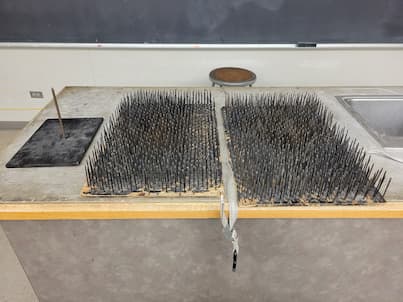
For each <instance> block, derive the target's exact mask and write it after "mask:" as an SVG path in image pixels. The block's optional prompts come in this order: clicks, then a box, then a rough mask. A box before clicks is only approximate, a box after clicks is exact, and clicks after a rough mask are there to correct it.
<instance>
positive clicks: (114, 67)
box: [0, 47, 403, 121]
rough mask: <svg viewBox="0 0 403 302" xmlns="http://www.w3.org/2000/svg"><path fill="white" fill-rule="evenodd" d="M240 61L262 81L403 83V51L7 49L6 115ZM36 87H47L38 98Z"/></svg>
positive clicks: (193, 82) (20, 117)
mask: <svg viewBox="0 0 403 302" xmlns="http://www.w3.org/2000/svg"><path fill="white" fill-rule="evenodd" d="M219 66H240V67H245V68H248V69H251V70H253V71H254V72H255V73H256V74H257V82H256V85H255V86H371V85H377V86H381V85H383V86H393V85H394V86H396V85H403V50H402V49H333V50H331V49H250V50H249V49H238V50H236V49H234V50H228V49H179V50H178V49H176V50H175V49H96V48H91V49H90V48H88V49H78V48H18V47H14V48H13V47H4V48H0V121H28V120H30V119H31V118H32V117H33V116H34V115H35V114H36V113H37V111H38V110H39V109H40V108H41V107H42V106H44V104H46V103H47V101H48V100H49V99H50V88H51V87H54V88H55V89H57V90H60V89H62V88H63V87H64V86H75V85H77V86H210V82H209V80H208V73H209V71H210V70H211V69H213V68H216V67H219ZM30 90H40V91H43V92H44V93H45V98H44V99H43V100H38V99H31V98H30V96H29V91H30Z"/></svg>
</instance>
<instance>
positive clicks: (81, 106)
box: [0, 87, 403, 202]
mask: <svg viewBox="0 0 403 302" xmlns="http://www.w3.org/2000/svg"><path fill="white" fill-rule="evenodd" d="M136 89H141V88H135V87H132V88H129V87H126V88H122V87H68V88H65V89H64V90H63V91H62V92H61V94H60V95H59V97H58V99H59V103H60V109H61V111H62V114H63V116H64V117H66V118H68V117H104V118H105V120H106V121H107V120H108V118H109V116H110V115H111V114H112V112H113V111H114V109H115V108H116V106H117V105H118V104H119V102H120V101H121V99H122V97H123V96H124V95H126V94H127V93H129V92H132V91H135V90H136ZM153 89H157V88H153ZM166 89H174V88H166ZM178 89H183V90H190V89H192V90H194V89H202V90H204V89H208V90H210V91H211V93H212V96H213V98H214V101H215V102H216V103H220V104H222V103H223V102H224V99H225V94H226V93H230V92H232V91H243V92H246V91H247V92H248V93H258V92H269V91H272V92H273V91H275V92H285V91H300V92H305V91H310V92H315V93H317V94H318V95H319V97H320V99H321V101H322V102H323V103H324V105H325V106H327V107H328V108H329V110H330V111H331V112H332V113H333V114H334V117H335V120H336V121H337V122H338V123H339V124H340V125H342V126H343V127H346V128H347V129H348V131H349V135H350V136H351V137H352V138H357V139H358V141H359V142H360V143H361V145H362V146H363V147H364V148H365V149H366V150H368V151H377V150H382V147H381V146H380V144H379V143H378V142H377V141H376V140H375V139H373V138H372V136H371V135H370V134H369V133H368V132H367V131H366V130H365V129H364V128H363V127H362V126H361V125H360V124H359V122H358V121H356V120H355V119H354V118H353V117H352V116H351V115H350V114H349V113H348V112H347V111H346V110H345V109H344V108H343V106H342V105H341V104H339V103H338V101H337V100H336V98H335V96H337V95H365V94H370V95H385V94H397V93H398V92H400V91H402V88H401V87H400V88H399V87H337V88H335V87H333V88H304V89H299V88H228V87H226V88H225V89H222V88H178ZM47 118H56V111H55V108H54V105H53V104H52V103H49V104H48V105H47V106H46V107H45V108H44V109H43V110H42V111H41V112H40V113H39V114H38V115H37V117H36V118H35V119H34V120H33V121H31V123H29V124H28V125H27V126H26V127H25V128H24V129H23V130H22V131H21V133H20V135H18V136H17V137H16V139H15V140H14V141H13V143H12V144H11V145H10V146H9V147H8V148H7V149H6V150H5V151H4V153H3V154H2V155H1V156H0V179H2V181H1V182H0V192H2V194H1V195H0V202H27V201H28V202H29V201H49V202H63V201H70V202H74V201H78V202H82V201H83V199H84V200H88V198H85V197H84V198H83V197H80V190H81V188H82V186H83V185H84V182H85V173H84V165H83V164H82V165H80V166H76V167H57V168H43V167H42V168H30V169H6V168H5V166H4V165H5V163H6V162H7V161H8V160H9V159H10V158H11V157H12V156H13V155H14V154H15V152H17V150H18V149H19V148H20V147H21V146H22V145H23V144H24V143H25V141H26V140H27V139H28V138H29V137H30V136H31V135H32V134H33V133H34V131H35V130H36V129H37V128H38V127H39V126H40V125H41V124H42V123H43V121H44V120H45V119H47ZM106 123H107V122H104V124H103V126H105V124H106ZM103 126H101V129H100V130H101V131H102V127H103ZM101 131H99V132H98V135H97V136H96V137H95V139H94V142H93V144H95V143H96V141H97V138H98V137H99V135H100V133H101ZM91 149H92V148H91V146H90V148H89V150H88V152H87V155H86V156H85V157H84V159H83V162H85V160H86V158H87V156H88V154H89V153H90V152H91ZM396 152H397V153H396ZM393 155H394V156H396V157H400V158H403V149H402V150H400V151H399V150H397V151H394V154H393ZM372 161H373V163H374V164H375V168H376V169H380V168H384V169H386V171H387V172H388V176H389V177H392V183H391V185H390V187H389V190H388V192H387V194H386V199H387V200H388V201H402V200H403V165H402V164H401V163H397V162H395V161H392V160H390V159H387V158H384V157H382V156H377V155H373V156H372ZM16 188H18V189H16ZM114 200H115V201H122V200H124V201H128V198H127V197H126V198H125V197H123V198H122V197H119V198H114ZM135 200H137V201H144V200H145V199H140V198H136V199H135ZM146 200H149V198H146ZM197 200H199V201H203V202H206V201H211V202H216V201H217V200H216V198H213V199H211V198H208V199H205V198H203V199H191V198H189V197H186V198H185V199H184V198H182V199H181V198H176V199H175V202H181V201H183V202H186V201H192V202H195V201H197ZM91 201H105V197H102V198H100V197H95V198H91ZM154 201H155V200H154ZM158 201H159V202H164V201H167V202H172V199H170V198H166V199H165V198H164V199H163V198H159V200H158Z"/></svg>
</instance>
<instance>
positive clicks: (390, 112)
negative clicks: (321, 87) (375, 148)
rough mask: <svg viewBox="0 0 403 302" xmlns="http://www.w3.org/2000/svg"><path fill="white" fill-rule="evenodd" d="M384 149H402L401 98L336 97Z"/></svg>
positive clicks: (402, 103)
mask: <svg viewBox="0 0 403 302" xmlns="http://www.w3.org/2000/svg"><path fill="white" fill-rule="evenodd" d="M337 99H338V100H339V101H340V103H341V104H342V105H343V106H344V107H345V108H346V109H347V110H348V111H349V112H350V113H351V114H352V115H353V116H354V117H355V118H356V119H357V120H358V121H359V122H360V123H361V125H363V126H364V127H365V128H366V129H367V131H368V132H369V133H370V134H371V135H372V136H373V137H374V138H375V139H376V140H377V141H378V142H379V143H380V144H381V145H382V146H383V147H384V148H403V96H338V97H337Z"/></svg>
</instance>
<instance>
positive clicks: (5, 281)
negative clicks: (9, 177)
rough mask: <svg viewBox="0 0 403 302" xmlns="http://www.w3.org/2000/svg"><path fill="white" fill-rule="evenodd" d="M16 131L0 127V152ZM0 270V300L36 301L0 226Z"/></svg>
mask: <svg viewBox="0 0 403 302" xmlns="http://www.w3.org/2000/svg"><path fill="white" fill-rule="evenodd" d="M18 132H19V130H18V129H13V130H10V129H8V130H4V129H0V153H1V151H2V150H3V149H4V148H6V147H7V146H8V144H9V143H10V142H11V141H12V140H13V139H14V138H15V136H16V135H17V134H18ZM0 194H1V193H0ZM0 270H1V271H0V302H35V301H38V298H37V297H36V296H35V293H34V291H33V289H32V287H31V284H30V282H29V280H28V278H27V276H26V275H25V272H24V270H23V268H22V266H21V264H20V262H19V261H18V259H17V256H16V255H15V253H14V250H13V249H12V247H11V245H10V243H9V241H8V239H7V237H6V235H5V234H4V232H3V229H2V228H1V227H0Z"/></svg>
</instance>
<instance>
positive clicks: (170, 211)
mask: <svg viewBox="0 0 403 302" xmlns="http://www.w3.org/2000/svg"><path fill="white" fill-rule="evenodd" d="M219 217H220V209H219V203H218V202H217V203H213V202H211V203H197V202H192V203H190V202H189V203H188V202H186V203H156V202H147V203H144V202H142V203H136V202H92V203H90V202H85V203H83V202H77V203H74V202H70V203H61V202H52V203H19V204H16V203H2V204H0V220H62V219H63V220H64V219H69V220H74V219H88V220H91V219H106V220H109V219H210V218H211V219H218V218H219ZM238 217H239V218H240V219H259V218H263V219H299V218H305V219H318V218H319V219H326V218H327V219H334V218H337V219H345V218H359V219H372V218H388V219H391V218H403V202H388V203H385V204H377V205H370V206H296V207H253V208H239V212H238Z"/></svg>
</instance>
